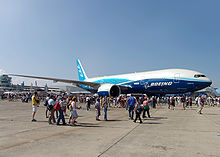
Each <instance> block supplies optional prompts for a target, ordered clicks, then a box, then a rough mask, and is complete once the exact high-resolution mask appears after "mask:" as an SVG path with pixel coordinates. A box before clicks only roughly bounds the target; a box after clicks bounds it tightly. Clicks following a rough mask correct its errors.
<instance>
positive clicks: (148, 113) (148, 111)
mask: <svg viewBox="0 0 220 157" xmlns="http://www.w3.org/2000/svg"><path fill="white" fill-rule="evenodd" d="M146 111H147V116H148V118H150V110H149V109H144V111H143V116H142V117H143V118H145V117H146V116H145V113H146Z"/></svg>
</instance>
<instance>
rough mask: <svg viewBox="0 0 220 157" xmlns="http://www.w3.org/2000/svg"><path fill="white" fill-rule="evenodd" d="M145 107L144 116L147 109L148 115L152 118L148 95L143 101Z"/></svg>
mask: <svg viewBox="0 0 220 157" xmlns="http://www.w3.org/2000/svg"><path fill="white" fill-rule="evenodd" d="M143 107H144V110H143V116H142V117H143V118H146V116H145V114H146V111H147V116H148V118H150V107H149V102H148V101H147V97H145V98H144V102H143Z"/></svg>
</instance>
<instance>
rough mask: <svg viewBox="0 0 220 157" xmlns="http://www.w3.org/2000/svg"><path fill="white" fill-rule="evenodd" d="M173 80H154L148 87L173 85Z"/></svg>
mask: <svg viewBox="0 0 220 157" xmlns="http://www.w3.org/2000/svg"><path fill="white" fill-rule="evenodd" d="M172 84H173V82H152V83H151V84H150V85H148V87H153V86H160V87H161V86H171V85H172Z"/></svg>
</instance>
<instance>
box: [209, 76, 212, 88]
mask: <svg viewBox="0 0 220 157" xmlns="http://www.w3.org/2000/svg"><path fill="white" fill-rule="evenodd" d="M211 84H212V80H211V79H209V78H208V87H209V86H211Z"/></svg>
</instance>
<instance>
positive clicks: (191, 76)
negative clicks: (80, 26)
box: [10, 59, 212, 97]
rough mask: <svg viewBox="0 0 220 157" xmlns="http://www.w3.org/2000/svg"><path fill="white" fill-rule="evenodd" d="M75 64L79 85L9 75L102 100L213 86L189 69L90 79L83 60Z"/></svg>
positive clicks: (179, 91) (68, 81) (195, 89)
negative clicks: (80, 90) (75, 88)
mask: <svg viewBox="0 0 220 157" xmlns="http://www.w3.org/2000/svg"><path fill="white" fill-rule="evenodd" d="M76 62H77V69H78V76H79V81H77V80H66V79H58V78H49V77H39V76H27V75H16V74H10V75H12V76H19V77H27V78H36V79H45V80H53V81H54V82H65V83H72V84H75V85H77V86H80V87H82V88H84V89H86V90H89V91H91V92H94V93H95V92H97V93H98V95H99V96H113V97H117V96H119V95H120V94H129V93H142V94H147V95H166V94H181V93H187V92H194V91H197V90H201V89H203V88H206V87H208V86H210V85H211V84H212V81H211V80H210V79H209V78H208V77H206V76H205V75H204V74H202V73H200V72H197V71H192V70H186V69H165V70H157V71H149V72H139V73H130V74H122V75H112V76H104V77H96V78H88V77H87V75H86V73H85V71H84V68H83V67H82V65H81V62H80V60H79V59H77V61H76Z"/></svg>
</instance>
